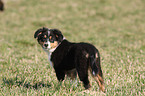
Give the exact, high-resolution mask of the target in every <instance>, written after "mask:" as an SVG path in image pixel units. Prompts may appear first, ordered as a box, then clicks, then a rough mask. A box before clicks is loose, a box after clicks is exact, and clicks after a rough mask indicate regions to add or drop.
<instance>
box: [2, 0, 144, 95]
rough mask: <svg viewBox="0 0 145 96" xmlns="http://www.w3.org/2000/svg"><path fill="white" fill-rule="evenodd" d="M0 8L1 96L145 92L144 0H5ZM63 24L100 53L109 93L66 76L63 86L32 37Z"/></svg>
mask: <svg viewBox="0 0 145 96" xmlns="http://www.w3.org/2000/svg"><path fill="white" fill-rule="evenodd" d="M4 2H5V11H4V12H0V96H26V95H27V96H43V95H46V96H51V95H54V96H68V95H69V96H105V95H106V96H143V95H145V0H53V1H52V0H4ZM43 26H45V27H49V28H58V29H60V30H61V31H62V32H63V34H64V36H65V37H66V38H67V39H68V40H70V41H73V42H81V41H84V42H89V43H92V44H94V45H95V46H96V47H97V48H98V49H99V50H100V54H101V61H102V70H103V73H104V79H105V86H106V93H105V94H104V93H102V92H100V91H99V88H98V85H97V84H96V83H95V81H94V80H93V78H92V77H91V76H90V77H89V78H90V82H91V85H92V87H91V89H90V90H84V87H83V85H82V83H81V82H80V81H79V79H78V84H77V87H76V86H75V85H74V84H72V83H71V81H70V80H69V79H68V78H66V79H65V81H64V82H63V83H62V85H59V83H58V81H57V79H56V76H55V72H54V69H53V68H52V67H50V65H49V62H48V60H47V58H48V57H47V54H46V53H45V52H44V51H43V50H42V48H41V47H40V46H39V45H38V44H37V42H36V40H35V39H34V38H33V35H34V32H35V31H36V30H37V29H38V28H41V27H43Z"/></svg>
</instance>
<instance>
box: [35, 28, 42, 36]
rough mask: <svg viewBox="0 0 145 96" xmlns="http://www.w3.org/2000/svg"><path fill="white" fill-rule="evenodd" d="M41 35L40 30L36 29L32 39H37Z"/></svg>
mask: <svg viewBox="0 0 145 96" xmlns="http://www.w3.org/2000/svg"><path fill="white" fill-rule="evenodd" d="M40 34H42V29H38V30H37V31H36V32H35V34H34V38H37V37H38V35H40Z"/></svg>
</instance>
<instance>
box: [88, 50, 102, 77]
mask: <svg viewBox="0 0 145 96" xmlns="http://www.w3.org/2000/svg"><path fill="white" fill-rule="evenodd" d="M89 59H90V67H91V72H92V75H93V76H96V75H97V74H99V75H100V76H102V70H101V64H100V55H99V52H96V53H95V54H93V55H91V56H90V57H89Z"/></svg>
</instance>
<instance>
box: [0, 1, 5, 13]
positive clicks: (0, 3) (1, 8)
mask: <svg viewBox="0 0 145 96" xmlns="http://www.w3.org/2000/svg"><path fill="white" fill-rule="evenodd" d="M3 10H4V3H3V2H2V0H0V11H3Z"/></svg>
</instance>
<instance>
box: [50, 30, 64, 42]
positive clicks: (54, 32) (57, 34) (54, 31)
mask: <svg viewBox="0 0 145 96" xmlns="http://www.w3.org/2000/svg"><path fill="white" fill-rule="evenodd" d="M51 31H52V32H53V34H54V35H55V37H56V39H57V40H58V41H59V42H61V41H62V40H63V35H62V33H61V31H60V30H58V29H51Z"/></svg>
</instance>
